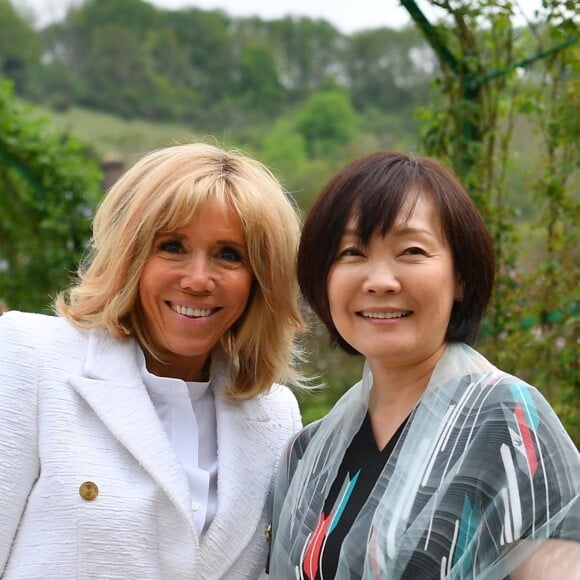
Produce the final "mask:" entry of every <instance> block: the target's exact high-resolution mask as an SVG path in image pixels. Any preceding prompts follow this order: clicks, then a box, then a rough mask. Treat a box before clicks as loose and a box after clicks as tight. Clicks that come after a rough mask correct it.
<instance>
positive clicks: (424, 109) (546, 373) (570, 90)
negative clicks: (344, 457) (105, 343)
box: [0, 0, 580, 440]
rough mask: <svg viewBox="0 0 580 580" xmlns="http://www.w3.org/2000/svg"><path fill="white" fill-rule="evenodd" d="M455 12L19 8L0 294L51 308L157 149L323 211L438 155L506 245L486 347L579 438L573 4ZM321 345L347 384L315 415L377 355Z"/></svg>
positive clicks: (317, 411) (331, 394)
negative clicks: (393, 156)
mask: <svg viewBox="0 0 580 580" xmlns="http://www.w3.org/2000/svg"><path fill="white" fill-rule="evenodd" d="M403 3H404V4H406V5H409V6H410V5H412V4H413V3H412V2H410V1H409V0H407V1H406V2H403ZM455 4H456V5H457V6H463V9H462V10H463V11H461V10H457V11H455V12H453V10H452V9H451V8H450V9H449V20H448V21H447V22H445V21H443V22H441V23H437V24H436V25H433V26H432V27H431V28H429V27H425V28H421V27H420V26H418V25H417V26H409V27H407V28H404V29H390V28H377V29H374V30H366V31H362V32H357V33H353V34H343V33H341V32H340V31H338V30H337V29H336V28H334V27H333V26H332V25H331V24H330V23H328V22H325V21H324V20H312V19H309V18H290V17H287V18H283V19H279V20H269V21H265V20H261V19H259V18H234V17H232V16H231V15H228V14H227V13H224V12H223V11H204V10H199V9H194V8H190V9H183V10H179V11H176V10H164V9H160V8H157V7H154V6H152V5H150V4H148V3H146V2H144V1H143V0H123V2H118V1H116V0H87V1H86V2H84V3H83V4H82V5H80V6H79V7H77V8H71V9H70V10H69V11H68V13H67V14H66V16H65V17H64V19H63V20H62V21H59V22H55V23H52V24H50V25H48V26H45V27H43V28H41V29H36V28H35V27H34V26H33V22H32V20H30V18H29V17H28V15H26V14H22V13H21V12H20V11H19V8H18V3H17V2H16V1H14V2H12V1H11V0H0V160H1V161H2V164H1V165H0V298H3V299H4V300H5V301H6V302H7V303H8V306H9V307H11V308H21V309H29V310H39V311H40V310H46V309H47V306H48V304H49V302H50V296H51V295H52V293H54V291H55V290H56V289H58V288H60V287H61V286H62V285H63V284H65V283H66V282H67V280H68V278H69V276H70V273H71V272H72V271H73V270H74V267H75V264H76V262H77V261H78V259H79V258H80V256H81V255H82V252H83V250H84V247H85V244H86V240H87V238H88V236H89V235H90V232H89V230H88V224H89V218H90V216H91V214H92V212H93V211H94V207H95V205H96V203H98V200H99V199H100V197H101V196H102V193H103V191H104V190H105V189H106V187H107V186H108V185H109V184H110V183H111V181H112V180H114V179H115V178H116V176H118V174H119V172H120V171H122V170H123V169H124V168H126V167H128V166H129V165H131V164H132V163H133V162H134V161H135V159H136V157H137V156H138V155H139V154H141V153H142V152H144V151H147V150H150V149H153V148H156V147H161V146H164V145H168V144H171V143H175V142H184V141H191V140H203V141H210V142H216V143H218V144H219V145H223V146H225V147H238V148H241V149H243V150H244V151H246V152H247V153H250V154H252V155H254V156H255V157H257V158H258V159H260V160H261V161H263V162H265V163H267V164H268V165H269V166H270V167H271V168H272V169H273V170H274V172H275V173H276V174H277V176H278V177H279V178H280V179H281V181H282V182H283V184H284V186H285V187H286V189H287V190H288V191H289V192H290V194H291V195H292V196H293V197H294V198H295V199H296V200H297V202H298V203H299V204H300V206H301V207H302V208H303V209H305V210H306V209H307V208H308V206H309V204H310V202H311V200H312V199H313V198H314V197H315V195H316V194H317V192H318V191H319V190H320V188H321V187H322V185H323V184H324V182H325V181H326V179H328V177H329V176H330V175H332V173H334V172H335V171H336V170H337V169H338V168H339V167H341V166H342V165H344V163H345V162H347V161H349V160H351V159H353V158H355V157H358V156H360V155H362V154H364V153H366V152H370V151H373V150H376V149H389V148H391V149H404V150H408V151H412V152H415V153H418V154H422V153H428V154H431V155H435V156H437V157H439V158H440V159H442V160H443V161H444V162H446V163H447V164H448V165H450V166H451V167H452V168H453V169H454V170H455V171H456V172H457V173H459V174H460V176H461V177H462V179H463V181H464V182H465V183H466V184H467V186H468V189H469V191H470V193H471V194H472V196H473V198H474V199H475V200H476V203H477V204H478V206H479V208H480V210H481V211H482V214H483V215H484V217H485V219H486V221H487V223H488V225H489V227H490V229H491V231H492V234H493V235H494V238H495V240H496V246H497V252H498V264H499V266H498V284H497V288H496V292H495V299H494V303H493V304H492V306H491V308H490V312H489V313H488V316H487V318H486V323H485V325H484V328H483V332H482V335H481V339H480V343H479V346H480V348H481V349H482V350H483V351H484V353H485V354H487V355H488V356H490V358H492V360H494V361H496V362H497V363H498V364H499V366H502V367H503V368H505V369H506V370H508V371H511V372H514V373H516V374H518V375H520V376H523V377H524V378H525V379H526V380H529V381H530V382H532V383H534V384H537V385H538V386H539V387H540V388H542V390H544V392H546V394H547V395H548V397H549V398H550V400H551V401H552V402H553V404H554V405H555V407H556V408H557V410H558V412H559V413H560V415H561V416H562V417H563V420H564V421H565V423H566V425H567V427H568V429H569V430H570V431H571V432H572V431H573V432H574V437H575V438H576V439H577V440H578V438H580V431H579V429H580V411H579V407H580V405H579V402H580V381H579V376H578V375H579V373H578V356H577V349H578V313H579V310H580V308H579V304H580V298H579V295H578V289H577V283H576V282H575V276H574V269H575V266H577V257H578V256H577V244H576V242H577V239H578V237H577V231H578V230H577V226H576V223H577V221H578V220H577V216H578V180H577V177H578V159H579V158H580V155H579V154H578V153H579V151H578V142H579V141H580V140H579V139H578V137H579V136H580V129H579V121H578V118H579V116H578V114H577V112H578V106H579V103H580V98H579V94H580V93H579V91H578V82H577V79H578V72H579V68H580V67H579V58H578V54H579V53H578V44H577V40H578V27H577V22H576V16H577V15H576V14H572V15H570V10H569V9H568V8H566V6H567V4H566V2H565V1H564V0H554V1H553V2H551V3H550V8H549V11H548V12H545V13H543V15H539V16H538V20H536V21H534V22H530V23H529V26H527V27H519V28H518V27H515V26H513V24H512V22H511V20H510V18H511V13H510V12H509V10H508V9H507V8H506V7H505V3H501V2H499V1H494V0H489V1H483V0H479V1H478V2H471V3H469V2H467V3H462V2H458V3H455ZM465 7H468V8H465ZM546 10H548V8H546ZM441 46H444V47H445V49H446V50H447V52H448V53H449V54H451V55H455V56H454V58H455V61H453V60H452V61H448V60H446V59H445V58H444V57H443V56H442V55H444V54H445V51H441V50H440V49H441ZM554 46H555V47H557V48H558V50H552V49H551V47H554ZM478 83H479V84H478ZM474 87H475V88H474ZM31 281H33V282H32V283H31ZM307 340H308V347H309V349H310V350H311V351H312V353H313V355H312V357H311V363H310V367H311V370H312V372H313V373H317V374H322V375H323V376H324V377H325V379H326V380H327V382H328V384H329V388H328V389H327V390H326V391H325V392H324V393H322V394H319V395H317V397H316V398H315V399H314V398H310V397H306V398H305V400H304V402H303V411H304V414H305V418H306V420H307V421H308V420H312V419H314V418H316V417H317V416H320V415H321V414H322V413H324V411H325V410H326V409H327V408H328V406H329V405H330V404H331V403H332V402H333V401H334V400H335V399H336V398H337V397H338V396H339V395H340V393H341V392H343V390H344V388H345V387H346V386H348V385H349V384H351V383H352V382H354V381H355V380H356V377H357V375H358V373H359V370H360V365H361V361H359V360H357V359H352V358H345V357H344V356H343V355H340V354H339V353H336V352H331V351H329V350H328V348H327V347H326V341H325V337H324V335H323V333H322V332H321V330H320V328H319V327H318V326H317V325H316V324H314V325H313V331H312V333H311V335H310V336H309V337H308V339H307Z"/></svg>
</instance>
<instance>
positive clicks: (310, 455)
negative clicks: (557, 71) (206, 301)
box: [270, 152, 580, 580]
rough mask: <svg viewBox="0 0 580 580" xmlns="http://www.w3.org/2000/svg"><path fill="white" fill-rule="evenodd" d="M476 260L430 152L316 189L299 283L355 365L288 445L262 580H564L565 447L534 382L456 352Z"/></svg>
mask: <svg viewBox="0 0 580 580" xmlns="http://www.w3.org/2000/svg"><path fill="white" fill-rule="evenodd" d="M494 270H495V265H494V251H493V246H492V242H491V239H490V235H489V233H488V231H487V230H486V227H485V225H484V223H483V221H482V219H481V217H480V215H479V214H478V212H477V210H476V208H475V206H474V204H473V203H472V201H471V199H470V198H469V196H468V195H467V193H466V192H465V190H464V188H463V187H462V186H461V185H460V184H459V183H458V181H457V180H456V178H455V177H454V176H453V175H452V174H451V173H450V172H449V171H448V170H447V169H445V168H444V167H443V166H442V165H441V164H440V163H438V162H436V161H434V160H432V159H427V158H422V159H415V158H412V157H410V156H408V155H404V154H400V153H394V152H381V153H376V154H372V155H369V156H367V157H364V158H362V159H360V160H358V161H355V162H353V163H352V164H350V165H348V166H347V167H345V168H344V169H343V170H342V171H340V172H339V173H338V174H337V175H336V176H335V177H334V178H332V179H331V180H330V182H329V183H328V184H327V185H326V187H325V188H324V190H323V191H322V193H321V195H320V197H319V198H318V199H317V201H316V202H315V204H314V206H313V208H312V210H311V211H310V213H309V215H308V217H307V219H306V222H305V226H304V229H303V233H302V238H301V244H300V248H299V258H298V277H299V283H300V286H301V289H302V292H303V294H304V296H305V298H306V300H307V301H308V303H309V304H310V306H311V307H312V309H313V310H314V312H315V313H316V314H317V315H318V316H319V317H320V319H321V320H322V322H323V323H324V324H325V326H326V327H327V329H328V331H329V333H330V337H331V341H332V342H333V343H334V344H336V345H339V346H340V347H342V348H343V349H344V350H345V351H347V352H349V353H360V354H362V355H363V356H364V357H365V359H366V365H365V369H364V372H363V376H362V380H361V381H360V382H359V383H357V384H356V385H354V386H353V387H352V388H351V389H350V390H349V391H348V392H347V393H346V394H345V395H344V396H343V398H342V399H341V400H340V401H339V402H338V403H337V404H336V406H335V407H334V408H333V409H332V410H331V411H330V413H329V414H328V415H327V416H326V417H325V418H324V419H322V420H321V421H318V422H316V423H314V424H311V425H309V426H308V427H306V428H305V429H304V430H303V431H302V432H301V433H300V434H299V435H298V436H297V437H296V438H295V439H294V440H293V442H292V444H291V447H290V450H289V454H288V456H287V461H286V462H285V468H284V469H282V471H281V473H280V474H279V478H278V483H277V488H276V492H275V499H274V503H275V505H274V514H275V517H274V536H273V543H272V551H271V562H270V573H271V575H272V576H273V577H274V578H276V579H277V580H281V579H286V578H301V579H308V580H316V579H324V578H338V579H347V578H348V579H351V578H383V579H392V580H394V579H399V578H404V579H413V580H421V579H431V578H453V579H456V578H457V579H459V578H466V579H467V578H478V579H481V578H489V579H501V578H506V577H511V578H526V579H529V578H558V579H561V578H576V579H577V578H580V575H579V566H580V542H579V540H580V514H579V510H580V500H579V497H580V495H579V493H580V459H579V455H578V451H577V449H576V448H575V446H574V444H573V443H572V441H571V440H570V438H569V437H568V435H567V434H566V432H565V430H564V428H563V427H562V425H561V423H560V421H559V420H558V418H557V416H556V414H555V413H554V411H553V410H552V409H551V407H550V406H549V404H548V403H547V402H546V400H545V399H544V398H543V397H542V395H541V394H540V393H539V392H538V391H537V390H536V389H535V388H533V387H531V386H529V385H527V384H526V383H524V382H523V381H522V380H520V379H518V378H517V377H515V376H512V375H509V374H507V373H505V372H503V371H501V370H499V369H498V368H496V367H495V366H493V365H492V364H491V363H490V362H489V361H487V360H486V359H485V358H484V357H483V356H482V355H481V354H479V353H478V352H477V351H475V350H474V349H473V348H472V347H470V346H468V344H471V343H473V341H474V339H475V337H476V335H477V332H478V329H479V325H480V321H481V317H482V316H483V314H484V311H485V309H486V306H487V303H488V301H489V299H490V296H491V292H492V287H493V281H494Z"/></svg>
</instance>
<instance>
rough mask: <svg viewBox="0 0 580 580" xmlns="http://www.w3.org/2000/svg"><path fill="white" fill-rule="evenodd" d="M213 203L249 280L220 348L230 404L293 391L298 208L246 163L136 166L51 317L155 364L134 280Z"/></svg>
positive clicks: (210, 153)
mask: <svg viewBox="0 0 580 580" xmlns="http://www.w3.org/2000/svg"><path fill="white" fill-rule="evenodd" d="M213 200H218V201H220V202H223V203H226V204H230V205H231V207H233V208H234V209H235V211H236V212H237V213H238V215H239V217H240V219H241V222H242V227H243V229H244V234H245V237H246V243H247V251H248V257H249V262H250V265H251V268H252V271H253V274H254V276H255V282H254V288H253V291H252V295H251V297H250V301H249V304H248V306H247V307H246V311H245V312H244V314H243V316H242V317H241V319H240V320H238V321H237V322H236V324H234V325H233V326H232V328H230V329H229V330H228V331H227V332H226V333H225V335H224V336H223V337H222V338H221V340H220V348H221V350H222V351H223V352H224V353H225V354H226V359H227V362H228V375H229V377H228V378H229V386H228V395H229V396H230V397H232V398H237V399H249V398H251V397H254V396H256V395H258V394H260V393H262V392H264V391H267V390H268V389H269V388H270V386H271V384H272V383H273V382H275V381H293V382H298V383H299V382H300V376H299V373H298V372H297V370H296V368H295V362H296V359H297V357H298V356H299V354H300V353H299V350H298V348H297V345H296V341H295V337H296V333H297V332H298V331H299V330H302V329H303V320H302V317H301V314H300V310H299V307H298V303H297V297H298V292H297V284H296V280H295V261H296V251H297V247H298V239H299V231H300V222H299V219H298V214H297V211H296V208H295V207H294V205H293V204H292V203H291V202H290V200H289V199H288V198H287V196H286V195H285V193H284V191H283V189H282V187H281V186H280V184H279V182H278V181H277V180H276V178H275V177H274V176H273V175H272V173H271V172H270V171H269V170H268V169H267V168H266V167H265V166H264V165H262V164H261V163H259V162H258V161H256V160H254V159H251V158H250V157H248V156H246V155H243V154H241V153H239V152H237V151H224V150H222V149H220V148H218V147H215V146H212V145H207V144H201V143H192V144H185V145H175V146H171V147H167V148H164V149H161V150H157V151H152V152H151V153H149V154H147V155H145V156H144V157H142V158H141V159H140V160H139V161H138V162H137V163H136V164H135V165H134V166H133V167H132V168H131V169H129V170H128V171H127V172H126V173H125V174H124V175H123V176H122V177H121V178H120V179H119V181H118V182H117V183H116V184H115V185H114V186H113V187H112V188H111V189H110V191H109V192H108V194H107V195H106V196H105V197H104V199H103V201H102V202H101V204H100V205H99V207H98V209H97V213H96V215H95V218H94V221H93V237H92V240H91V246H90V248H89V253H88V256H87V259H86V261H85V262H84V263H83V264H81V266H80V267H79V270H78V278H79V280H78V283H77V284H76V285H75V286H73V287H71V288H69V289H68V290H65V291H63V292H61V293H60V294H59V295H58V296H57V298H56V300H55V304H54V308H55V311H56V312H57V314H60V315H62V316H65V317H66V318H68V319H69V320H70V321H71V322H72V323H73V324H75V325H76V326H77V327H80V328H105V329H106V330H108V331H109V332H110V333H111V334H112V335H113V336H115V337H117V338H119V339H127V338H128V337H131V336H134V337H136V338H137V340H138V341H139V343H140V344H141V346H142V348H144V349H145V350H146V351H148V352H149V353H150V354H151V355H152V356H154V357H156V358H158V359H160V360H161V357H160V355H159V353H158V352H157V351H156V347H155V345H154V344H153V342H152V340H151V339H150V336H149V334H148V332H147V330H146V326H145V324H144V322H143V316H142V313H141V309H140V304H139V296H138V292H139V280H140V278H141V273H142V271H143V268H144V266H145V263H146V261H147V259H148V257H149V255H150V253H151V251H152V247H153V241H154V238H155V235H156V234H157V233H158V232H159V231H163V230H171V229H175V228H178V227H181V226H182V225H184V224H186V223H187V222H189V221H190V220H191V219H192V218H193V217H194V215H195V214H196V212H197V211H198V210H199V209H200V208H201V207H203V205H204V204H205V203H207V202H209V201H213ZM212 359H215V357H212ZM212 362H214V361H212Z"/></svg>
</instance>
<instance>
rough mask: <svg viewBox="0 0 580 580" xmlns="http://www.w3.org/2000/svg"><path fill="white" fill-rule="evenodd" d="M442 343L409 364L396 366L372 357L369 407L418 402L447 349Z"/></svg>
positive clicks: (372, 408) (382, 407) (391, 406)
mask: <svg viewBox="0 0 580 580" xmlns="http://www.w3.org/2000/svg"><path fill="white" fill-rule="evenodd" d="M446 348H447V345H446V344H443V345H441V347H440V348H439V349H437V350H436V351H435V352H434V353H432V354H431V355H430V356H428V357H427V358H425V359H421V360H419V361H413V363H412V364H409V365H405V366H394V365H390V364H389V363H383V362H382V361H372V362H371V361H369V366H370V369H371V372H372V373H373V386H372V389H371V392H370V398H369V411H370V412H371V413H372V412H377V411H378V412H380V411H381V410H387V409H393V408H401V407H402V408H407V407H409V405H410V407H409V411H410V410H411V409H412V408H413V407H414V406H415V404H416V403H417V401H418V400H419V399H420V398H421V395H422V394H423V392H424V391H425V389H426V388H427V385H428V383H429V379H430V378H431V375H432V374H433V370H434V369H435V366H436V365H437V363H438V362H439V360H440V359H441V357H442V356H443V354H444V353H445V350H446Z"/></svg>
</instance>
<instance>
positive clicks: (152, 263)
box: [139, 201, 254, 380]
mask: <svg viewBox="0 0 580 580" xmlns="http://www.w3.org/2000/svg"><path fill="white" fill-rule="evenodd" d="M253 279H254V276H253V272H252V270H251V268H250V265H249V260H248V252H247V247H246V239H245V235H244V231H243V228H242V223H241V221H240V218H239V217H238V215H237V213H236V212H235V211H234V210H233V209H232V208H231V207H229V206H227V205H226V206H224V205H223V204H221V203H219V202H216V201H213V202H210V203H208V204H207V205H206V206H204V207H203V208H202V209H201V210H200V212H199V213H198V215H196V216H195V218H194V219H193V220H191V221H190V222H189V223H187V224H186V225H184V226H183V227H180V228H178V229H176V230H175V231H171V232H166V233H160V234H158V235H157V236H156V238H155V241H154V245H153V251H152V253H151V255H150V256H149V258H148V260H147V262H146V264H145V268H144V270H143V273H142V275H141V280H140V283H139V300H140V303H141V307H142V310H143V312H144V314H145V325H146V327H147V329H148V332H149V335H150V336H151V337H152V340H153V342H154V344H155V346H156V347H157V349H158V351H159V352H160V353H161V354H162V358H163V361H164V363H168V364H164V363H160V362H159V361H157V360H155V359H153V358H152V357H148V359H147V367H148V369H149V371H150V372H152V373H154V374H157V375H160V376H170V377H176V378H181V379H183V380H203V379H205V378H206V377H204V370H203V369H204V365H205V363H206V361H207V359H208V356H209V353H210V351H211V350H212V349H213V348H214V346H215V345H216V344H217V343H218V341H219V340H220V338H221V337H222V336H223V334H224V333H225V332H226V331H227V330H228V329H229V328H230V327H231V326H232V325H233V324H234V323H235V322H236V321H237V320H238V319H239V318H240V317H241V316H242V314H243V312H244V310H245V308H246V305H247V303H248V300H249V297H250V291H251V287H252V282H253Z"/></svg>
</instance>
